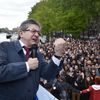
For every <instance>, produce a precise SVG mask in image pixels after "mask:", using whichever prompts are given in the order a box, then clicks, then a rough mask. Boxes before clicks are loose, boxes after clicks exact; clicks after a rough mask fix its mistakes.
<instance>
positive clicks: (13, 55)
mask: <svg viewBox="0 0 100 100" xmlns="http://www.w3.org/2000/svg"><path fill="white" fill-rule="evenodd" d="M19 29H20V31H19V39H18V40H16V41H10V42H2V43H0V100H35V97H36V93H37V90H38V86H39V81H40V78H41V77H42V78H44V79H47V80H50V79H53V78H55V76H56V75H57V74H58V73H59V71H60V70H61V65H62V64H61V62H62V61H61V57H62V56H63V54H64V52H65V44H66V42H65V40H64V39H62V38H58V39H56V40H55V42H54V51H55V53H54V55H53V56H52V58H51V61H50V63H47V62H46V61H45V59H44V57H43V55H42V54H41V53H40V52H39V49H38V44H39V37H40V31H41V27H40V25H39V23H38V22H37V21H35V20H34V19H28V20H25V21H24V22H22V23H21V25H20V27H19ZM25 47H27V48H28V49H30V50H31V51H30V56H29V58H26V50H25ZM33 54H34V56H33Z"/></svg>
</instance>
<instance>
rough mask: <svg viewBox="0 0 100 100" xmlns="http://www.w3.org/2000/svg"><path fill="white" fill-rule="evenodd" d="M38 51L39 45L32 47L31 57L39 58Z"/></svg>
mask: <svg viewBox="0 0 100 100" xmlns="http://www.w3.org/2000/svg"><path fill="white" fill-rule="evenodd" d="M37 49H38V45H37V44H34V45H32V48H31V55H30V56H31V57H32V58H35V57H37Z"/></svg>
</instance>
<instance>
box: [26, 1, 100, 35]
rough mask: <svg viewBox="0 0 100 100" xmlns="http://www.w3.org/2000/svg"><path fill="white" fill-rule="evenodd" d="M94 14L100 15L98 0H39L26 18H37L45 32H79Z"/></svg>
mask: <svg viewBox="0 0 100 100" xmlns="http://www.w3.org/2000/svg"><path fill="white" fill-rule="evenodd" d="M96 16H100V0H41V2H39V3H38V4H36V5H35V6H34V7H32V10H31V12H29V16H28V18H34V19H36V20H38V21H39V22H40V23H41V26H42V33H45V34H46V33H49V32H53V31H60V30H63V31H65V32H66V33H80V32H81V31H83V30H84V29H85V28H86V27H87V26H88V25H89V23H90V21H91V19H94V18H95V17H96Z"/></svg>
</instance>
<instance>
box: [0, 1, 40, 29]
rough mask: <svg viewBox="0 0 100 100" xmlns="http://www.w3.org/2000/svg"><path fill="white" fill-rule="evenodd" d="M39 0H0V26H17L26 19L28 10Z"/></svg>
mask: <svg viewBox="0 0 100 100" xmlns="http://www.w3.org/2000/svg"><path fill="white" fill-rule="evenodd" d="M39 1H40V0H0V28H6V27H7V28H8V29H10V30H11V29H13V28H16V27H19V25H20V24H21V22H23V21H24V20H26V19H27V16H28V12H29V11H31V7H33V6H34V5H35V4H36V3H37V2H39Z"/></svg>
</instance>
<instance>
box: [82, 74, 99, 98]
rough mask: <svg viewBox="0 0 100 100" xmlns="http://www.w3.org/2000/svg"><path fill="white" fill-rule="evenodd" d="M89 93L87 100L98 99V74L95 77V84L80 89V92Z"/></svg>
mask: <svg viewBox="0 0 100 100" xmlns="http://www.w3.org/2000/svg"><path fill="white" fill-rule="evenodd" d="M88 92H89V93H90V96H89V100H100V76H96V77H95V84H94V85H91V86H89V88H87V89H85V90H82V91H80V93H88Z"/></svg>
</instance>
